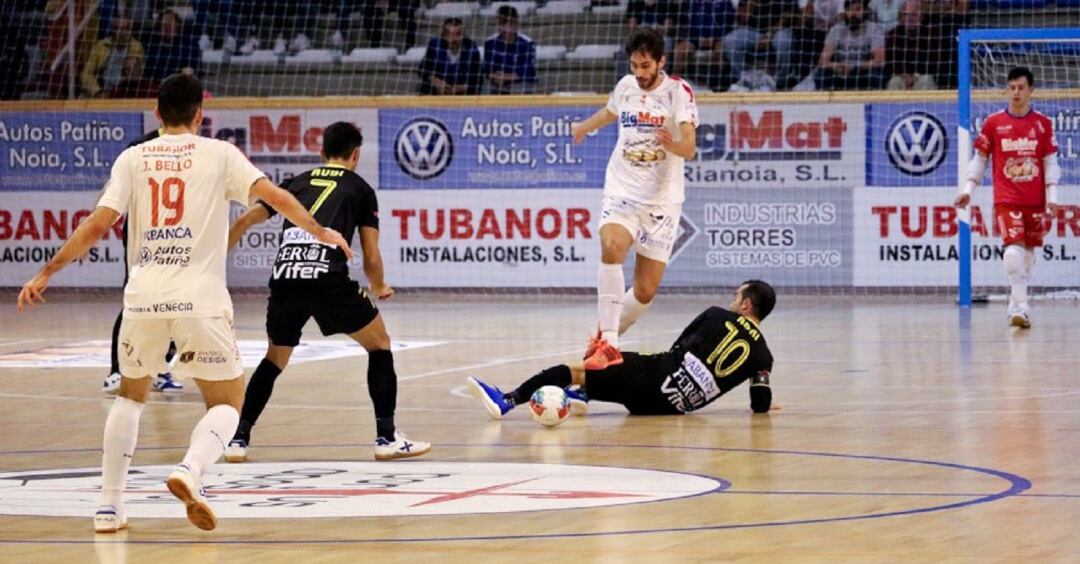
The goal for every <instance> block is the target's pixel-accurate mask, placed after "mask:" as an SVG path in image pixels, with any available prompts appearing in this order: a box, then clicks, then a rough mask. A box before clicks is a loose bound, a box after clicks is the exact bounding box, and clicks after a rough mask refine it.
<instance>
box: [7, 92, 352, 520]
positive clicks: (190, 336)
mask: <svg viewBox="0 0 1080 564" xmlns="http://www.w3.org/2000/svg"><path fill="white" fill-rule="evenodd" d="M202 97H203V87H202V84H200V83H199V81H198V79H196V78H195V77H192V76H188V75H173V76H171V77H169V78H167V79H165V80H164V81H163V82H162V83H161V87H160V89H159V90H158V101H157V107H156V108H155V110H154V112H155V114H156V115H157V117H158V119H159V120H160V121H161V122H162V124H163V125H164V128H163V130H162V134H161V136H160V137H159V138H158V139H157V140H156V141H153V142H151V143H146V144H143V145H139V146H137V147H131V148H129V149H126V150H124V152H122V153H120V156H119V157H117V159H116V161H115V163H113V167H112V172H111V173H110V176H109V181H108V183H107V184H106V185H105V189H104V191H103V193H102V195H101V199H100V200H99V201H98V204H97V207H96V208H95V209H94V211H93V212H92V213H91V214H90V216H89V217H87V218H86V219H85V220H84V221H83V222H82V223H80V224H79V227H78V228H77V229H76V230H75V232H74V233H72V235H71V237H70V238H69V239H68V240H67V241H66V242H65V243H64V245H63V246H62V247H61V248H60V250H59V251H57V253H56V255H54V256H53V258H52V260H50V261H49V263H48V264H46V265H45V266H44V267H43V268H42V269H41V271H40V272H38V273H37V274H36V275H35V276H34V277H33V278H32V279H31V280H30V281H29V282H27V283H26V284H25V285H23V288H22V291H21V292H19V299H18V307H19V311H22V310H23V308H24V307H25V306H32V305H34V303H35V302H43V301H44V297H43V295H42V294H43V293H44V291H45V289H46V288H47V287H48V285H49V279H50V278H51V277H52V275H54V274H56V273H57V272H59V271H60V270H61V269H62V268H64V266H66V265H67V264H68V263H70V262H71V261H72V260H74V259H76V258H78V257H80V256H82V255H83V254H85V253H86V252H87V251H88V250H89V249H90V247H92V246H93V245H95V244H96V243H97V242H98V241H99V240H100V239H101V238H102V237H103V236H104V235H105V234H106V233H107V232H108V230H109V229H110V228H111V227H112V225H113V224H115V223H116V221H117V220H118V219H119V218H120V216H121V215H122V214H124V213H127V214H128V220H129V230H128V237H129V241H128V253H129V256H128V264H129V265H130V267H131V270H130V272H129V275H128V281H127V284H126V285H125V286H124V313H123V321H122V322H121V327H120V344H121V349H122V350H123V354H122V355H121V356H120V373H121V376H122V377H121V379H120V392H119V397H117V398H116V400H115V401H114V402H113V405H112V408H111V409H110V410H109V416H108V418H107V419H106V421H105V439H104V445H103V449H102V450H103V451H104V452H103V454H102V457H101V466H102V468H101V493H102V505H101V508H100V509H98V511H97V513H96V514H95V515H94V529H95V530H96V531H97V532H101V533H111V532H116V531H117V530H120V529H124V528H127V524H128V523H127V514H126V511H125V508H124V498H123V492H124V488H125V487H126V485H127V474H128V467H129V466H130V465H131V460H132V457H133V456H134V454H135V443H136V439H137V438H138V434H139V418H140V416H141V415H142V411H143V407H144V406H145V403H146V396H147V395H148V393H149V391H150V383H151V378H150V377H151V376H154V375H156V374H160V373H162V372H164V371H165V363H164V356H165V350H166V348H168V346H169V341H170V340H171V341H173V342H175V343H176V348H177V351H178V354H179V357H180V362H179V363H177V365H176V367H175V368H174V372H175V374H176V376H177V377H179V378H185V377H193V378H194V379H195V383H196V384H197V385H198V387H199V390H200V391H201V392H202V395H203V399H204V400H205V402H206V408H207V411H206V414H205V415H203V417H202V419H200V420H199V422H198V424H196V425H195V429H194V430H192V432H191V444H190V446H189V448H188V451H187V453H186V454H185V455H184V460H183V462H181V463H180V464H178V465H177V466H176V468H175V469H174V470H173V471H172V473H170V474H169V477H168V479H167V480H166V482H165V484H166V486H168V488H169V491H170V492H171V493H172V494H173V495H175V496H176V497H177V498H179V499H180V500H181V501H183V502H184V505H185V506H186V507H187V515H188V519H189V520H191V522H192V523H193V524H195V526H197V527H199V528H200V529H204V530H211V529H213V528H214V527H216V526H217V517H216V516H215V515H214V511H213V510H212V509H211V508H210V505H209V504H208V503H207V501H206V497H205V495H204V493H203V489H202V477H203V475H204V474H205V473H206V470H207V468H209V467H210V466H211V465H213V464H214V462H216V461H217V459H218V458H219V457H221V453H222V451H223V450H224V449H225V440H226V437H231V436H232V434H233V433H234V432H235V431H236V425H237V421H238V420H239V418H240V414H239V413H238V408H239V406H240V404H241V402H242V401H243V397H244V378H243V376H244V369H243V366H242V365H241V363H240V352H239V350H238V349H237V347H236V336H235V333H234V332H233V322H232V313H233V308H232V300H231V299H230V297H229V291H228V289H227V288H226V286H225V255H226V245H227V243H228V235H227V229H228V225H229V202H230V201H233V202H237V203H239V204H241V205H247V204H248V203H249V201H251V200H252V199H253V198H259V199H261V200H263V201H265V202H269V203H270V205H272V206H273V207H274V208H275V209H277V210H278V211H280V212H281V214H282V215H284V216H285V217H287V218H289V220H290V221H293V222H295V223H296V224H297V225H302V226H303V229H304V231H306V232H307V233H310V234H311V237H312V238H314V239H316V240H318V241H322V242H323V243H326V244H327V245H331V246H338V247H341V249H342V250H343V252H344V253H345V254H351V251H349V250H348V249H349V245H348V243H347V242H346V241H345V239H343V238H342V236H341V235H340V234H339V233H337V232H336V231H334V230H332V229H327V228H325V227H323V226H321V225H319V223H318V222H316V221H315V218H313V217H311V215H310V214H309V213H308V212H307V210H306V209H305V208H304V207H303V206H302V205H301V204H300V202H298V201H296V198H294V197H293V196H292V194H289V193H288V192H287V191H285V190H282V189H281V188H279V187H277V186H275V185H274V184H273V183H272V182H270V181H269V180H267V179H266V176H265V175H264V174H263V173H262V171H260V170H259V169H258V168H256V167H255V166H254V165H253V164H251V162H250V161H248V159H247V157H245V156H244V154H243V153H241V152H240V150H239V149H237V148H236V146H234V145H232V144H230V143H227V142H225V141H220V140H217V139H209V138H207V137H202V136H199V135H198V134H197V132H198V131H199V128H200V125H201V124H202V119H203V110H202Z"/></svg>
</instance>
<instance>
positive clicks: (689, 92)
mask: <svg viewBox="0 0 1080 564" xmlns="http://www.w3.org/2000/svg"><path fill="white" fill-rule="evenodd" d="M626 55H627V57H628V58H629V59H630V74H628V75H626V76H624V77H623V78H622V80H620V81H619V83H618V84H616V85H615V90H614V91H613V92H612V93H611V97H610V98H609V99H608V103H607V105H606V106H604V107H603V108H600V110H598V111H597V112H596V113H594V114H593V115H592V116H590V117H589V119H587V120H585V121H583V122H576V123H574V124H572V125H571V126H570V133H571V135H572V136H573V138H574V142H575V143H581V142H582V141H584V140H585V136H586V135H588V134H590V133H592V132H593V131H596V130H597V129H600V128H601V127H604V126H606V125H608V124H611V123H616V122H618V124H619V141H618V143H617V144H616V146H615V149H614V150H613V151H612V152H611V158H610V159H608V166H607V172H606V173H605V174H604V197H603V207H602V210H601V212H600V250H601V255H600V262H601V264H600V269H599V272H598V273H597V283H596V289H597V292H596V293H597V318H598V326H599V327H598V330H597V335H596V336H595V337H593V338H592V339H591V340H590V342H589V346H588V347H587V349H586V352H585V358H586V359H587V361H586V365H587V366H588V367H589V368H590V369H601V368H604V367H606V366H607V365H608V364H618V363H620V362H622V357H621V356H619V354H618V339H619V335H620V334H622V333H624V332H626V330H627V329H629V328H630V326H631V325H633V323H634V322H635V321H637V319H638V318H639V317H640V316H641V315H643V314H644V313H645V311H646V310H648V308H649V306H650V305H651V304H652V300H653V297H654V296H655V295H656V291H657V289H658V288H659V287H660V279H661V278H663V276H664V270H665V269H666V268H667V262H668V259H669V258H670V257H671V251H672V248H673V247H674V244H675V239H676V237H677V235H678V231H679V218H680V216H681V215H682V202H683V188H684V187H683V184H684V179H683V163H684V162H685V161H686V160H687V159H692V158H694V154H695V152H696V151H697V141H696V139H697V137H696V135H697V132H696V129H697V124H698V114H697V104H696V102H695V101H694V91H693V89H692V88H691V87H690V85H689V84H687V83H686V82H685V81H684V80H682V79H680V78H676V77H673V76H669V75H668V74H667V73H666V72H664V64H665V62H666V58H665V57H664V37H663V36H662V35H661V34H660V32H658V31H657V30H655V29H653V28H638V29H635V30H634V31H633V32H631V33H630V38H629V39H628V40H627V41H626ZM631 248H633V249H634V251H635V252H636V253H637V257H636V258H635V260H634V281H633V284H632V285H631V287H630V290H629V291H627V289H626V283H625V281H624V279H623V262H624V261H625V260H626V255H627V254H628V253H629V252H630V249H631ZM602 343H603V344H608V345H611V347H612V349H613V350H614V352H615V354H614V356H613V357H611V358H610V359H608V358H606V357H605V356H604V355H602V354H601V355H594V354H593V353H595V352H597V351H598V350H599V348H601V347H600V345H601V344H602Z"/></svg>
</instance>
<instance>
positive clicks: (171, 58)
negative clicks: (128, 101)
mask: <svg viewBox="0 0 1080 564" xmlns="http://www.w3.org/2000/svg"><path fill="white" fill-rule="evenodd" d="M197 41H198V40H197V39H196V37H195V34H193V33H191V32H190V31H189V30H188V28H187V27H186V26H185V25H184V22H182V21H181V20H180V16H178V15H177V14H176V12H174V11H172V10H166V11H165V12H164V13H163V14H161V19H160V20H158V28H157V30H155V32H154V33H153V35H152V36H151V39H150V41H149V42H148V44H147V47H146V78H148V79H150V80H152V81H154V82H161V81H162V80H165V78H166V77H168V76H169V75H171V74H176V73H178V72H182V73H185V74H198V71H199V66H200V64H201V63H202V53H201V52H200V51H199V46H198V43H197Z"/></svg>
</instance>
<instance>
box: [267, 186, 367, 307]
mask: <svg viewBox="0 0 1080 564" xmlns="http://www.w3.org/2000/svg"><path fill="white" fill-rule="evenodd" d="M287 189H288V190H289V192H292V194H293V196H296V199H297V200H299V201H300V203H301V204H303V205H304V207H306V208H307V209H308V211H309V212H310V213H311V215H312V216H314V217H315V219H316V220H317V221H318V222H319V224H320V225H322V226H323V227H329V228H331V229H334V230H335V231H337V232H338V233H341V235H342V237H344V238H345V240H346V241H352V238H353V234H354V233H356V232H357V230H358V229H359V228H361V227H373V228H375V229H378V228H379V203H378V200H377V199H376V197H375V190H374V189H372V188H371V186H370V185H368V183H367V182H365V181H364V179H363V178H361V177H360V176H359V175H358V174H356V173H355V172H353V171H351V170H348V169H346V168H344V167H340V166H334V165H324V166H320V167H318V168H315V169H312V170H310V171H308V172H305V173H304V174H301V175H300V176H297V177H296V178H293V179H292V181H290V182H289V185H288V186H287ZM263 205H264V207H266V209H267V210H269V211H270V215H271V216H273V215H274V214H276V213H277V212H276V211H275V210H274V209H273V208H271V207H270V206H267V205H266V204H263ZM348 275H349V267H348V264H347V261H346V260H345V251H343V250H341V249H340V248H338V247H333V246H330V245H325V244H323V243H320V242H318V241H317V240H316V239H315V237H314V236H313V235H311V234H310V233H308V232H307V231H304V230H303V229H301V228H299V227H296V226H295V225H293V224H292V222H290V221H289V220H285V221H284V224H283V225H282V229H281V238H280V247H279V248H278V254H277V259H276V260H275V261H274V270H273V272H272V274H271V276H270V288H271V289H273V288H277V287H295V286H310V285H313V284H319V283H321V282H335V283H336V282H340V281H341V280H345V279H347V278H348Z"/></svg>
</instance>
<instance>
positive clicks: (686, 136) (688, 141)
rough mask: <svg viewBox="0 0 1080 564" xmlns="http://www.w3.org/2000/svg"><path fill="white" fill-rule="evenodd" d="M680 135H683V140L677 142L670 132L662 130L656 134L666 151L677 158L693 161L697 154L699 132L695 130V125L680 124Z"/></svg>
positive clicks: (657, 139) (685, 122)
mask: <svg viewBox="0 0 1080 564" xmlns="http://www.w3.org/2000/svg"><path fill="white" fill-rule="evenodd" d="M679 135H681V138H680V139H679V140H678V141H676V140H675V138H674V137H672V136H671V132H670V131H668V130H666V129H660V130H658V131H657V132H656V141H657V142H658V143H660V146H661V147H663V148H664V149H665V150H667V151H669V152H671V153H673V154H675V155H677V156H680V157H682V158H684V159H686V160H690V159H693V158H694V155H696V154H697V130H696V129H694V124H692V123H690V122H688V121H684V122H682V123H680V124H679Z"/></svg>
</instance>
